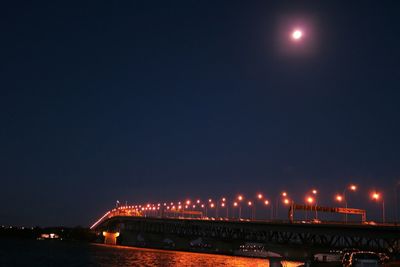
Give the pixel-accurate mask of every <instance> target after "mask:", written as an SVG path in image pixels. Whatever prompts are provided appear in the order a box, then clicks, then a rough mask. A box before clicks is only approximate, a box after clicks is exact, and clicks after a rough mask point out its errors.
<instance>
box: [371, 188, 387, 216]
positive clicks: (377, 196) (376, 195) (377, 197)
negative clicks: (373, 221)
mask: <svg viewBox="0 0 400 267" xmlns="http://www.w3.org/2000/svg"><path fill="white" fill-rule="evenodd" d="M371 199H372V200H374V201H376V202H378V201H379V200H380V199H382V223H385V200H384V199H383V196H382V194H380V193H377V192H372V193H371Z"/></svg>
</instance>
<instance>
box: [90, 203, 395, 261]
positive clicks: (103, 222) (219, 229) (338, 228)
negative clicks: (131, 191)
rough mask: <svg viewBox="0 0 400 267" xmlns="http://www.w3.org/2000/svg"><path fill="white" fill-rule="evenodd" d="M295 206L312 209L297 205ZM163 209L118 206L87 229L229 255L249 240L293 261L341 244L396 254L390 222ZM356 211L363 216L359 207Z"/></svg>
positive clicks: (122, 239) (143, 243) (113, 239)
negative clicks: (216, 214) (267, 217)
mask: <svg viewBox="0 0 400 267" xmlns="http://www.w3.org/2000/svg"><path fill="white" fill-rule="evenodd" d="M293 208H294V209H306V210H312V208H311V207H307V206H303V207H302V206H298V205H297V206H294V205H293V206H292V207H291V209H293ZM314 209H318V210H320V211H323V210H324V208H323V207H317V208H314ZM161 210H162V209H159V210H157V208H155V209H154V210H153V209H151V212H152V213H151V214H150V213H147V214H143V213H141V210H140V209H138V208H137V207H136V208H135V207H134V206H124V207H118V208H115V209H113V210H111V211H109V212H107V213H106V214H104V216H102V217H101V218H100V219H99V220H98V221H96V223H95V224H93V225H92V227H91V229H93V230H94V231H96V232H97V233H98V237H99V240H100V241H102V242H105V243H109V244H120V245H127V246H138V247H150V248H162V249H174V250H183V251H197V252H208V253H220V254H228V255H232V254H235V251H238V250H240V248H243V247H245V246H246V245H249V244H253V245H254V244H257V245H262V246H263V248H264V249H265V250H268V251H272V252H275V253H278V254H279V255H282V256H284V257H285V258H288V259H294V260H295V259H304V258H307V257H310V256H311V255H312V254H314V253H319V252H326V251H330V250H333V249H335V250H340V249H343V248H358V249H362V250H373V251H379V252H386V253H400V227H398V226H396V225H393V224H379V225H370V224H363V223H338V222H318V223H311V222H309V221H294V220H292V221H290V220H287V221H283V220H268V221H267V220H250V219H240V218H236V219H235V218H223V217H219V218H209V217H204V216H203V214H202V213H198V212H193V211H182V210H179V211H178V210H173V211H168V212H167V211H165V212H163V211H161ZM291 212H292V211H290V210H289V217H290V214H291ZM341 212H346V210H341ZM350 212H354V211H350ZM357 212H358V214H360V215H362V214H363V213H362V210H357Z"/></svg>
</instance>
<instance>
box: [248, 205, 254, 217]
mask: <svg viewBox="0 0 400 267" xmlns="http://www.w3.org/2000/svg"><path fill="white" fill-rule="evenodd" d="M247 205H248V206H249V207H250V211H251V219H252V220H254V205H253V202H251V201H249V202H247Z"/></svg>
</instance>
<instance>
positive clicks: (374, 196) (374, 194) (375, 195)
mask: <svg viewBox="0 0 400 267" xmlns="http://www.w3.org/2000/svg"><path fill="white" fill-rule="evenodd" d="M380 197H381V195H380V194H379V193H377V192H374V193H372V194H371V198H372V199H373V200H379V199H380Z"/></svg>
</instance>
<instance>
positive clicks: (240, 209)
mask: <svg viewBox="0 0 400 267" xmlns="http://www.w3.org/2000/svg"><path fill="white" fill-rule="evenodd" d="M237 199H238V200H239V220H240V219H241V218H242V205H241V204H240V202H241V201H242V200H243V196H242V195H239V196H238V197H237Z"/></svg>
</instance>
